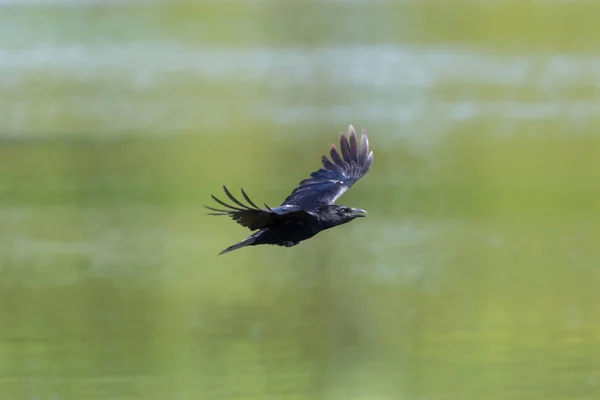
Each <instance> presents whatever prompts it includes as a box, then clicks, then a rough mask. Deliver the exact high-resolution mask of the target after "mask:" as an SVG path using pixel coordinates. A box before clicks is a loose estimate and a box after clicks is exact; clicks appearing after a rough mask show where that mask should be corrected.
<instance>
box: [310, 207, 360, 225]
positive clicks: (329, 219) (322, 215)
mask: <svg viewBox="0 0 600 400" xmlns="http://www.w3.org/2000/svg"><path fill="white" fill-rule="evenodd" d="M318 214H319V219H320V220H321V221H322V222H325V223H327V224H328V225H331V226H336V225H341V224H345V223H347V222H350V221H352V220H353V219H355V218H358V217H366V216H367V212H366V211H365V210H362V209H360V208H352V207H347V206H337V205H332V206H325V207H322V208H321V209H319V210H318Z"/></svg>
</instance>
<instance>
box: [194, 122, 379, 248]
mask: <svg viewBox="0 0 600 400" xmlns="http://www.w3.org/2000/svg"><path fill="white" fill-rule="evenodd" d="M340 150H341V152H342V154H341V156H340V153H338V151H337V149H336V147H335V145H333V144H332V145H331V148H330V151H329V154H330V155H331V160H329V159H328V158H327V157H326V156H323V157H322V158H321V162H322V163H323V168H321V169H319V170H318V171H315V172H313V173H312V174H310V178H308V179H305V180H303V181H301V182H300V183H299V184H298V187H297V188H296V189H294V190H293V191H292V193H291V194H290V195H289V196H288V197H287V198H286V199H285V201H284V202H283V204H281V206H279V207H273V208H271V207H269V206H267V205H266V204H265V208H264V209H261V208H260V207H258V206H257V205H256V204H254V202H252V200H250V198H249V197H248V195H247V194H246V192H244V189H242V196H243V197H244V199H245V200H246V201H247V202H248V205H246V204H243V203H242V202H240V201H239V200H237V199H236V198H235V197H233V195H232V194H231V193H230V192H229V190H227V187H225V186H223V190H224V191H225V194H226V195H227V197H229V199H230V200H231V201H232V202H233V203H235V205H230V204H227V203H225V202H223V201H221V200H219V199H218V198H216V197H215V196H213V195H211V197H212V198H213V199H214V200H215V201H216V202H217V203H219V204H220V205H222V206H223V207H225V209H217V208H212V207H206V206H205V207H206V208H208V209H209V210H211V211H214V212H212V213H210V215H228V216H230V217H231V218H232V219H233V220H234V221H236V222H237V223H238V224H240V225H242V226H245V227H246V228H249V229H250V230H251V231H257V232H254V233H253V234H252V235H250V236H249V237H248V238H247V239H245V240H242V241H241V242H239V243H236V244H234V245H233V246H230V247H228V248H226V249H225V250H223V251H221V252H220V253H219V255H220V254H224V253H227V252H229V251H232V250H236V249H239V248H241V247H244V246H256V245H259V244H274V245H278V246H285V247H292V246H295V245H297V244H298V243H300V242H301V241H303V240H306V239H309V238H311V237H313V236H314V235H316V234H317V233H319V232H321V231H323V230H325V229H329V228H333V227H334V226H338V225H342V224H345V223H347V222H350V221H352V220H353V219H354V218H357V217H365V216H366V215H367V212H366V211H365V210H361V209H360V208H351V207H346V206H338V205H334V204H333V203H334V202H335V201H336V200H337V199H338V198H339V197H340V196H341V195H342V194H343V193H344V192H345V191H346V190H348V189H349V188H350V187H351V186H352V185H353V184H354V182H356V181H357V180H359V179H360V178H361V177H362V176H363V175H364V174H366V173H367V172H368V171H369V168H370V167H371V163H372V162H373V152H369V141H368V139H367V132H366V131H365V130H364V129H363V131H362V134H361V143H360V148H359V146H358V141H357V139H356V132H355V131H354V128H353V127H352V125H350V126H349V127H348V138H346V135H344V133H341V134H340Z"/></svg>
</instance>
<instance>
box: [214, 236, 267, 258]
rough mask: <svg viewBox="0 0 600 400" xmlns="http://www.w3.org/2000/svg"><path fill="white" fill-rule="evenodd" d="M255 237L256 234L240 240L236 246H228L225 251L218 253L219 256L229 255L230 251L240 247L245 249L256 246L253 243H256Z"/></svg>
mask: <svg viewBox="0 0 600 400" xmlns="http://www.w3.org/2000/svg"><path fill="white" fill-rule="evenodd" d="M257 233H259V232H257ZM256 236H257V235H256V234H254V235H252V236H249V237H248V238H247V239H244V240H242V241H241V242H239V243H236V244H234V245H232V246H229V247H228V248H226V249H224V250H222V251H221V252H220V253H219V255H221V254H225V253H229V252H230V251H233V250H237V249H241V248H242V247H246V246H252V245H254V244H256V243H255V242H256Z"/></svg>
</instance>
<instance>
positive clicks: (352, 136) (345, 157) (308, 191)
mask: <svg viewBox="0 0 600 400" xmlns="http://www.w3.org/2000/svg"><path fill="white" fill-rule="evenodd" d="M340 151H341V153H342V154H341V155H340V153H339V152H338V150H337V149H336V147H335V145H333V144H332V145H331V148H330V150H329V155H330V157H331V160H329V159H328V158H327V157H326V156H323V157H322V158H321V163H322V164H323V168H321V169H319V170H317V171H315V172H313V173H312V174H310V178H308V179H305V180H303V181H301V182H300V183H299V184H298V187H296V188H295V189H294V190H293V191H292V193H291V194H290V195H289V196H288V197H287V198H286V199H285V201H284V202H283V204H282V206H297V207H299V208H301V209H304V210H312V209H315V208H318V207H321V206H324V205H331V204H333V203H334V202H335V201H336V200H337V199H338V198H339V197H340V196H341V195H342V194H344V192H345V191H346V190H348V189H349V188H350V187H351V186H352V185H353V184H354V183H355V182H356V181H357V180H359V179H360V178H361V177H362V176H364V175H365V174H366V173H367V172H368V171H369V168H370V167H371V164H372V163H373V152H372V151H371V152H369V139H368V138H367V132H366V131H365V130H364V129H363V131H362V133H361V140H360V148H359V145H358V140H357V138H356V132H355V131H354V127H353V126H352V125H350V126H349V127H348V137H347V138H346V135H344V134H343V133H341V134H340Z"/></svg>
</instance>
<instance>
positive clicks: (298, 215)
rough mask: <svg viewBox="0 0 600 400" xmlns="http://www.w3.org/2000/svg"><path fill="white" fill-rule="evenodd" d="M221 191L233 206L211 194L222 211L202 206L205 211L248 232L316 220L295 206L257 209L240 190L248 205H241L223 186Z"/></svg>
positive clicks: (313, 216)
mask: <svg viewBox="0 0 600 400" xmlns="http://www.w3.org/2000/svg"><path fill="white" fill-rule="evenodd" d="M223 191H224V192H225V195H227V197H228V198H229V200H231V201H232V202H233V203H234V204H235V206H234V205H231V204H227V203H225V202H224V201H222V200H220V199H219V198H217V197H216V196H214V195H212V194H211V197H212V198H213V200H215V201H216V202H217V203H219V204H220V205H221V206H223V207H224V208H223V209H219V208H214V207H209V206H204V207H206V208H207V209H209V210H211V211H213V212H211V213H209V215H227V216H230V217H231V218H232V219H233V220H234V221H235V222H237V223H238V224H240V225H242V226H245V227H246V228H248V229H250V230H256V229H264V228H268V227H271V226H275V225H278V224H281V223H284V222H285V221H289V220H292V219H307V220H310V219H313V218H316V217H315V215H314V214H312V213H310V212H308V211H303V210H302V208H301V207H298V206H295V205H283V206H281V207H273V208H271V207H269V206H268V205H266V204H265V207H266V209H261V208H260V207H258V206H257V205H256V204H254V202H253V201H252V200H250V197H249V196H248V195H247V194H246V192H244V189H242V190H241V191H242V196H243V197H244V200H246V201H247V202H248V204H249V205H250V206H248V205H246V204H244V203H242V202H241V201H239V200H238V199H236V198H235V197H234V196H233V195H232V194H231V192H230V191H229V190H228V189H227V187H226V186H223Z"/></svg>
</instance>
